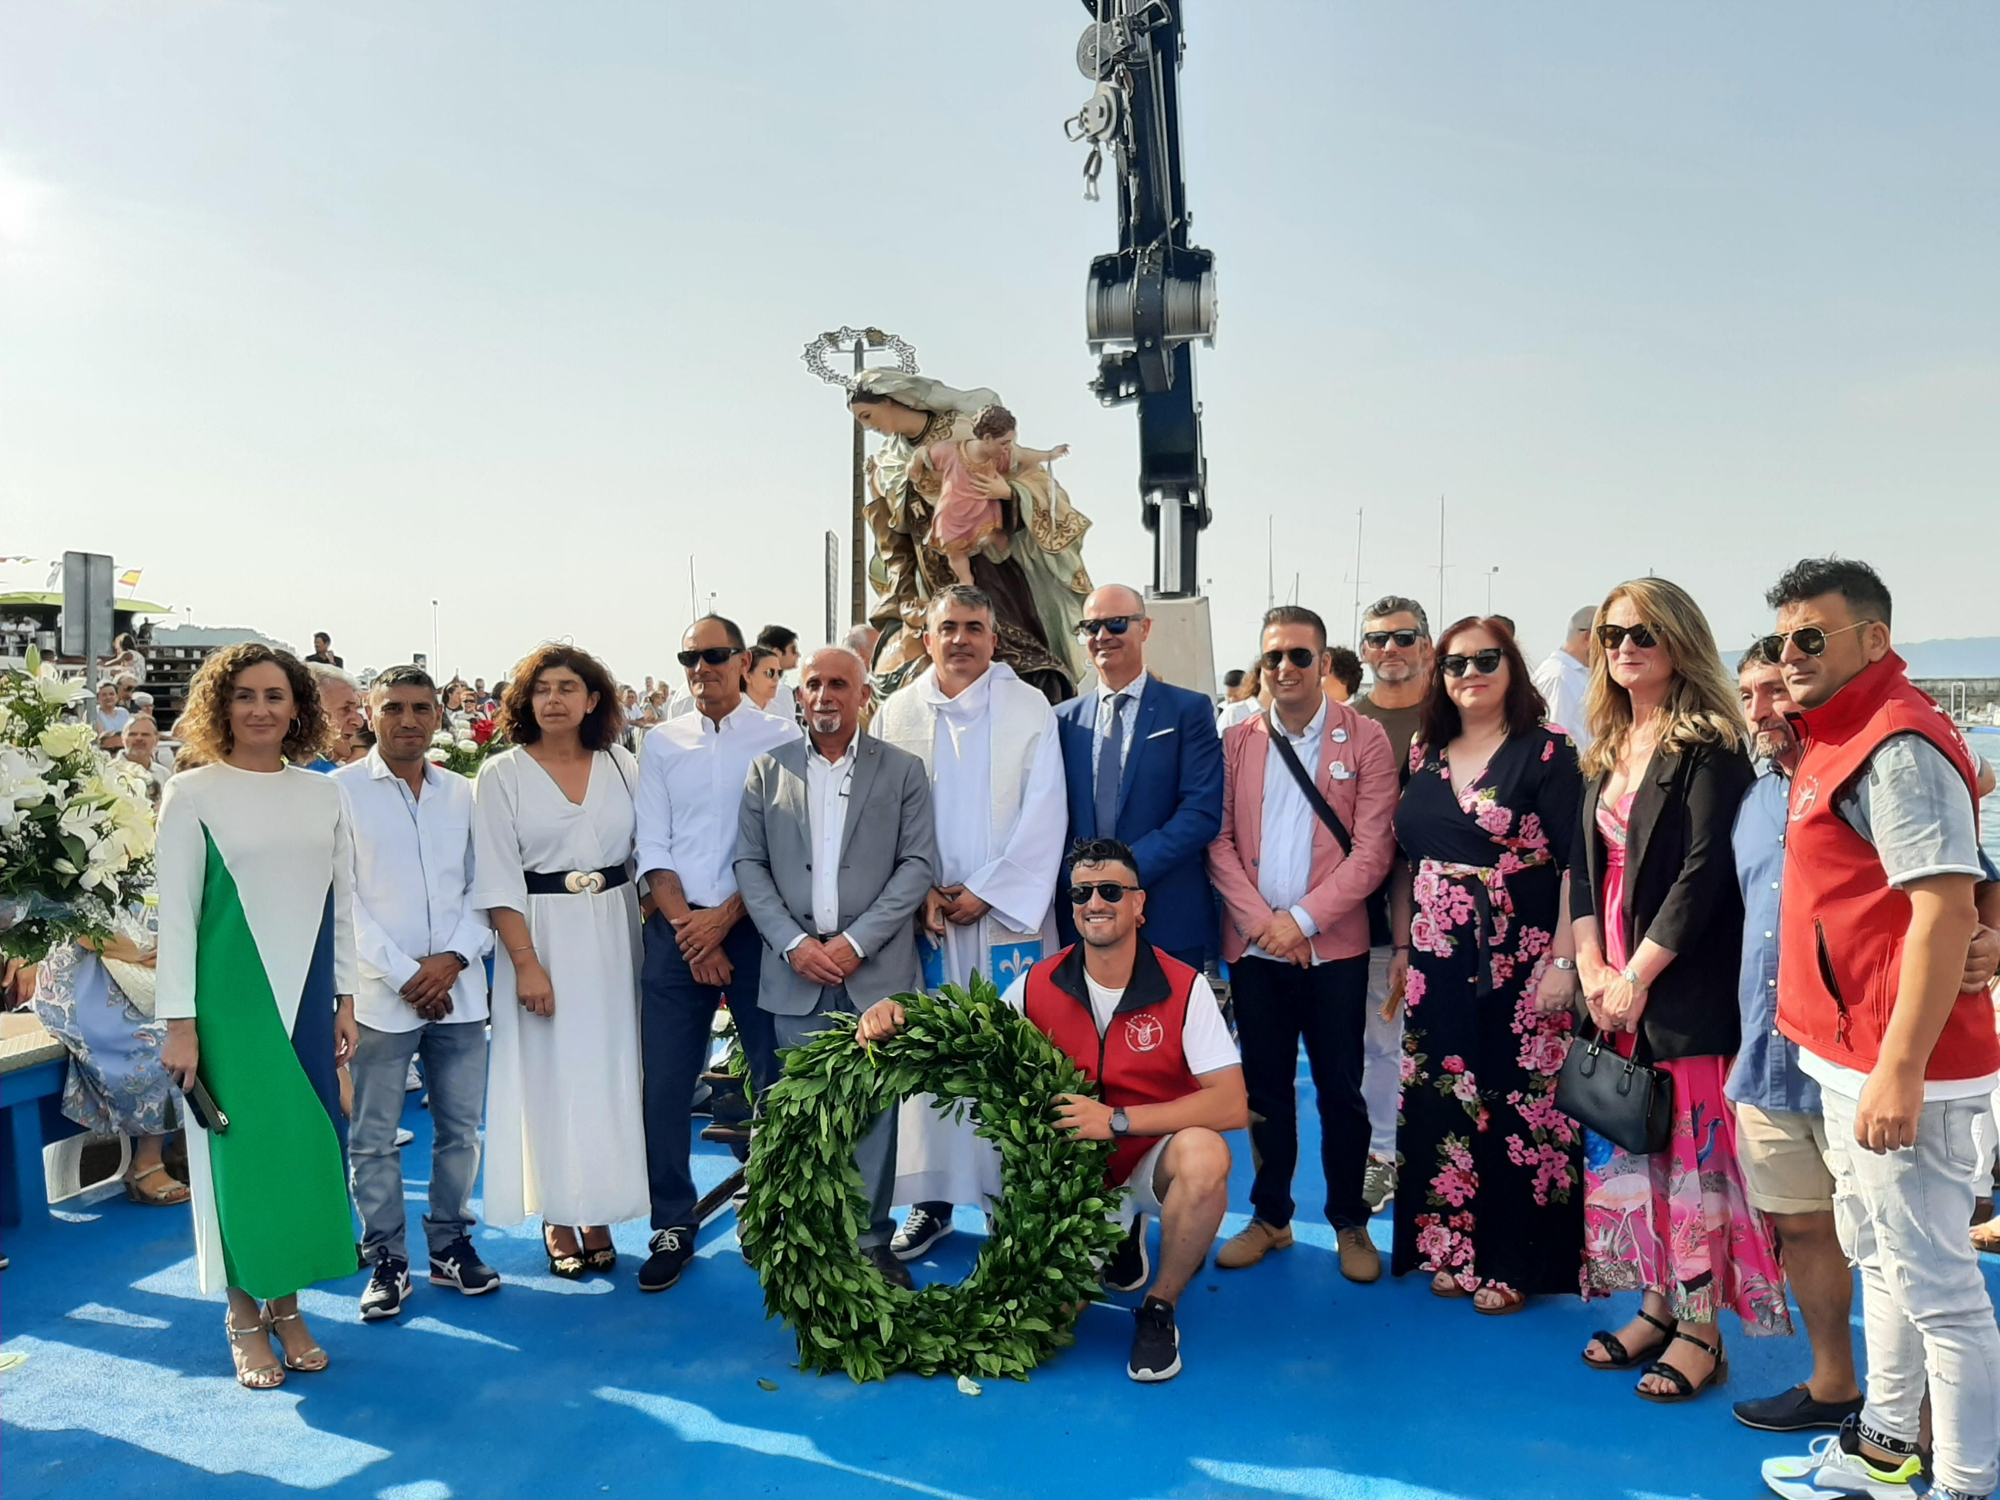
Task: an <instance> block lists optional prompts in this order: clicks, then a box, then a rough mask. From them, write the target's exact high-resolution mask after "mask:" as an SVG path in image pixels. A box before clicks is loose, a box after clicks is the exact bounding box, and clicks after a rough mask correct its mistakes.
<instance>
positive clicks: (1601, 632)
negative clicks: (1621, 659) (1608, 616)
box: [1597, 625, 1660, 651]
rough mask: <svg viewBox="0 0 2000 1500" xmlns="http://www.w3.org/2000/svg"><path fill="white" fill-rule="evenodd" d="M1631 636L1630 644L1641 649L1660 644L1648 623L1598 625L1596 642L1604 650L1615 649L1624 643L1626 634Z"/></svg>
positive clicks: (1648, 648) (1646, 649)
mask: <svg viewBox="0 0 2000 1500" xmlns="http://www.w3.org/2000/svg"><path fill="white" fill-rule="evenodd" d="M1628 635H1629V636H1631V637H1632V644H1633V645H1635V646H1637V647H1638V648H1639V649H1640V650H1641V651H1651V650H1652V649H1653V648H1654V647H1655V646H1657V645H1659V644H1660V638H1659V637H1658V636H1656V635H1654V634H1653V627H1652V626H1650V625H1600V626H1598V627H1597V643H1598V644H1599V645H1600V646H1602V647H1603V648H1604V649H1605V650H1606V651H1616V650H1617V649H1618V648H1619V647H1620V646H1622V645H1624V644H1625V637H1626V636H1628Z"/></svg>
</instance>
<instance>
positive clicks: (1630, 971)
mask: <svg viewBox="0 0 2000 1500" xmlns="http://www.w3.org/2000/svg"><path fill="white" fill-rule="evenodd" d="M1618 977H1619V978H1620V979H1623V980H1624V981H1625V982H1626V983H1627V984H1629V985H1631V986H1632V988H1633V989H1635V990H1643V989H1644V988H1645V987H1646V981H1645V980H1643V979H1641V978H1640V977H1639V971H1638V970H1637V969H1635V968H1633V967H1632V965H1630V964H1627V965H1625V967H1624V968H1622V969H1620V970H1619V971H1618Z"/></svg>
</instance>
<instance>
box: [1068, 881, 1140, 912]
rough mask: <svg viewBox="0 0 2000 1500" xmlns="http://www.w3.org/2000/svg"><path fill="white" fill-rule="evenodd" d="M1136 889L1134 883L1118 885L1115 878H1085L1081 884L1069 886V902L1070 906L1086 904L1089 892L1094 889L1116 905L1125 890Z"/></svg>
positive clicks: (1121, 898) (1122, 898) (1123, 896)
mask: <svg viewBox="0 0 2000 1500" xmlns="http://www.w3.org/2000/svg"><path fill="white" fill-rule="evenodd" d="M1138 889H1139V887H1137V886H1136V885H1120V884H1119V883H1118V882H1117V881H1115V880H1086V881H1084V883H1083V884H1082V885H1073V886H1071V887H1070V888H1069V904H1070V905H1071V906H1083V905H1085V904H1087V903H1088V902H1089V900H1090V897H1091V893H1092V892H1093V891H1094V892H1096V893H1097V894H1098V895H1100V896H1102V897H1103V898H1104V899H1105V900H1106V901H1109V902H1110V903H1111V904H1112V905H1113V906H1116V905H1117V904H1118V903H1119V902H1120V901H1123V900H1124V899H1125V893H1126V892H1127V891H1136V890H1138Z"/></svg>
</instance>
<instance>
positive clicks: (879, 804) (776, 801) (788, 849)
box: [736, 734, 937, 1016]
mask: <svg viewBox="0 0 2000 1500" xmlns="http://www.w3.org/2000/svg"><path fill="white" fill-rule="evenodd" d="M808 744H809V741H807V740H805V739H796V740H793V741H791V742H790V743H789V744H784V745H780V746H778V747H777V749H775V750H772V751H770V752H769V753H768V754H765V755H760V756H758V757H757V759H756V761H755V762H754V763H752V765H751V767H750V776H749V780H748V782H747V783H746V784H745V786H744V789H743V807H742V811H741V813H740V814H739V826H738V838H737V844H736V885H737V889H738V890H740V891H741V892H742V895H743V904H744V906H745V907H746V908H748V910H749V913H750V920H751V921H752V922H754V923H755V924H756V925H757V931H758V933H759V934H760V935H761V936H762V937H763V939H764V967H763V970H762V973H761V976H760V979H759V982H758V986H757V1004H758V1005H759V1006H760V1007H761V1008H762V1009H764V1010H768V1011H770V1012H771V1013H772V1014H774V1015H780V1016H803V1015H808V1014H810V1013H811V1011H812V1009H813V1007H814V1006H815V1005H817V1004H818V1003H819V999H820V991H821V987H820V986H819V985H818V984H816V983H814V982H813V981H812V980H810V979H806V978H804V977H803V976H801V975H800V974H799V973H798V972H797V971H796V970H794V969H793V968H792V966H791V963H790V962H789V961H788V960H787V959H786V958H785V950H786V948H788V947H789V946H791V943H792V940H793V939H794V938H796V937H798V936H799V935H800V934H801V933H804V934H805V935H807V936H809V937H815V936H818V935H819V933H818V930H817V929H818V923H817V922H816V921H815V920H814V918H813V896H812V881H813V870H812V860H813V853H814V851H813V838H812V823H811V816H810V813H809V810H808V800H807V794H806V751H807V748H808ZM851 753H852V754H853V756H854V782H853V785H852V786H851V787H849V789H848V793H847V799H846V803H847V812H846V821H845V823H844V824H843V825H842V826H843V828H844V830H845V831H844V834H843V836H842V839H841V846H840V926H839V928H838V929H837V930H838V931H840V932H846V933H850V934H852V935H853V937H854V939H855V940H856V941H857V942H858V943H859V944H860V945H861V949H862V959H861V967H860V968H858V969H856V970H855V971H854V973H853V974H852V975H850V976H849V977H848V981H847V993H848V998H849V999H850V1000H852V1001H853V1003H854V1006H855V1008H856V1009H857V1010H866V1009H867V1008H868V1007H869V1006H871V1005H873V1004H874V1003H875V1002H876V1001H877V1000H880V999H882V998H883V997H885V996H888V995H896V994H901V993H902V992H904V991H906V990H914V989H918V988H920V987H921V980H922V974H923V970H922V965H921V963H920V962H919V960H918V958H917V941H916V923H915V914H916V912H917V910H918V908H919V907H921V906H922V905H923V903H924V897H925V895H926V894H927V893H928V892H929V891H930V889H931V887H932V885H934V884H935V883H936V880H937V873H936V872H937V839H936V835H935V833H934V832H933V824H932V818H931V784H930V776H929V774H928V773H927V772H926V771H925V770H924V763H923V762H922V761H920V760H918V759H917V757H916V756H914V755H912V754H910V753H909V752H908V751H907V750H898V749H896V748H895V747H894V746H893V745H885V744H883V743H882V742H881V741H880V740H878V739H874V738H871V737H870V736H868V735H866V734H856V735H855V737H854V749H853V751H852V752H851Z"/></svg>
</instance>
